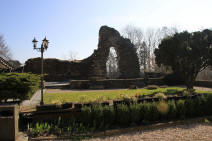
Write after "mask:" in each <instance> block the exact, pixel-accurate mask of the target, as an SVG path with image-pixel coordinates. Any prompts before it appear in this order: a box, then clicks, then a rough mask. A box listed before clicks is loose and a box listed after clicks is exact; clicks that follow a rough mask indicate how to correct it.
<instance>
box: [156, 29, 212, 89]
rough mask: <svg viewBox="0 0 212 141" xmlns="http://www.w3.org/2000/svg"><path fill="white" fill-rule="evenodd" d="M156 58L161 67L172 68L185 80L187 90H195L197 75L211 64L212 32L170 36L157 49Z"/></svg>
mask: <svg viewBox="0 0 212 141" xmlns="http://www.w3.org/2000/svg"><path fill="white" fill-rule="evenodd" d="M155 56H156V58H155V60H156V63H157V64H158V65H159V66H160V65H161V64H163V65H166V66H170V67H171V68H172V70H173V71H174V72H178V73H179V74H180V75H181V76H182V78H184V81H185V85H186V86H187V89H193V85H194V81H195V79H196V76H197V74H198V73H199V72H200V71H202V70H204V69H205V68H206V67H207V66H209V65H210V64H211V60H212V31H210V30H204V31H198V32H193V33H189V32H187V31H185V32H181V33H176V34H174V35H173V36H169V37H167V38H165V39H163V40H162V42H161V43H160V45H159V48H158V49H155Z"/></svg>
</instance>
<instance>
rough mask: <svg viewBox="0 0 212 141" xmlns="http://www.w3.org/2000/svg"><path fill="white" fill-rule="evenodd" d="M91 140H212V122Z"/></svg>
mask: <svg viewBox="0 0 212 141" xmlns="http://www.w3.org/2000/svg"><path fill="white" fill-rule="evenodd" d="M89 141H212V123H193V124H186V125H176V126H173V127H166V128H160V129H155V130H151V129H149V130H144V131H137V132H131V133H127V134H122V135H115V136H110V137H103V138H94V139H90V140H89Z"/></svg>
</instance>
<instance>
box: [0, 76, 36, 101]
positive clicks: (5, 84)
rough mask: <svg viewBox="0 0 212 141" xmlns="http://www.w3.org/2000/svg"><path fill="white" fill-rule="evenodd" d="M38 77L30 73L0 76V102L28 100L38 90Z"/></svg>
mask: <svg viewBox="0 0 212 141" xmlns="http://www.w3.org/2000/svg"><path fill="white" fill-rule="evenodd" d="M39 85H40V76H39V75H35V74H30V73H3V74H0V102H1V101H2V100H8V99H19V100H20V101H23V100H26V99H30V98H31V97H32V95H33V94H34V93H35V92H36V91H37V90H38V89H39Z"/></svg>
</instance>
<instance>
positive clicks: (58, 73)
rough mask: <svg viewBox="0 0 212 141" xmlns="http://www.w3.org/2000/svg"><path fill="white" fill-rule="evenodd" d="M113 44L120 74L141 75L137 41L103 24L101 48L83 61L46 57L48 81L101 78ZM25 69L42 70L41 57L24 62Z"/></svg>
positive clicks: (38, 72) (104, 75)
mask: <svg viewBox="0 0 212 141" xmlns="http://www.w3.org/2000/svg"><path fill="white" fill-rule="evenodd" d="M111 47H114V48H115V50H116V52H117V56H118V66H119V72H120V76H119V78H122V79H126V78H137V77H139V62H138V57H137V54H136V50H135V48H134V45H133V44H132V43H131V42H130V40H129V39H126V38H123V37H122V36H121V35H120V34H119V32H118V31H117V30H115V29H114V28H110V27H107V26H102V27H101V28H100V30H99V43H98V48H97V49H96V50H94V53H93V54H92V55H91V56H89V57H88V58H86V59H84V60H81V61H62V60H58V59H45V60H44V73H45V74H48V75H47V76H45V80H46V81H64V80H70V79H76V80H88V79H91V80H93V79H94V80H98V79H106V61H107V59H108V55H109V52H110V48H111ZM24 71H25V72H32V73H36V74H40V58H34V59H29V60H27V61H26V62H25V66H24Z"/></svg>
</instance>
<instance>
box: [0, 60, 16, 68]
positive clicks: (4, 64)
mask: <svg viewBox="0 0 212 141" xmlns="http://www.w3.org/2000/svg"><path fill="white" fill-rule="evenodd" d="M2 69H9V70H12V69H14V68H13V66H12V65H11V64H9V63H8V62H7V61H6V60H4V59H3V58H2V57H0V70H2Z"/></svg>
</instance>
